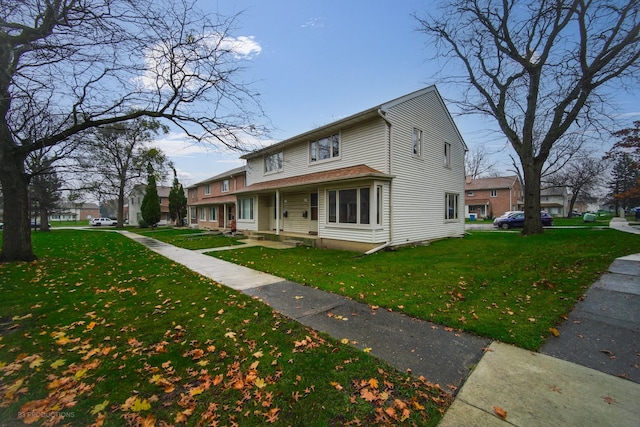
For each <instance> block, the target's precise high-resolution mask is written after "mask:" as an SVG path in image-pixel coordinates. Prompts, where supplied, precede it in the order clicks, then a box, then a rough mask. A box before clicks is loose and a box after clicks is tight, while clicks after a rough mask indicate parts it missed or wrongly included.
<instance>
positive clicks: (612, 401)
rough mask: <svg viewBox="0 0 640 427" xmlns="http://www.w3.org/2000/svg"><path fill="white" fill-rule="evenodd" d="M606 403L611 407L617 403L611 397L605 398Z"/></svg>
mask: <svg viewBox="0 0 640 427" xmlns="http://www.w3.org/2000/svg"><path fill="white" fill-rule="evenodd" d="M604 401H605V402H607V403H608V404H609V405H612V404H614V403H615V402H616V401H615V400H614V399H613V397H611V396H605V397H604Z"/></svg>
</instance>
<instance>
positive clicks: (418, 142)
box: [413, 128, 422, 157]
mask: <svg viewBox="0 0 640 427" xmlns="http://www.w3.org/2000/svg"><path fill="white" fill-rule="evenodd" d="M413 155H414V156H418V157H422V131H421V130H420V129H417V128H413Z"/></svg>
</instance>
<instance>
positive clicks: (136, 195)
mask: <svg viewBox="0 0 640 427" xmlns="http://www.w3.org/2000/svg"><path fill="white" fill-rule="evenodd" d="M157 189H158V197H159V198H160V222H158V224H160V225H168V224H171V214H170V213H169V193H170V192H171V187H165V186H158V187H157ZM146 190H147V186H146V185H144V184H139V185H136V186H135V187H134V188H133V190H132V191H131V194H130V195H129V197H128V198H127V203H126V204H125V207H124V217H125V219H126V220H128V221H129V225H136V226H137V225H140V221H141V220H142V212H141V210H140V209H141V206H142V199H143V198H144V193H145V192H146ZM185 195H186V192H185Z"/></svg>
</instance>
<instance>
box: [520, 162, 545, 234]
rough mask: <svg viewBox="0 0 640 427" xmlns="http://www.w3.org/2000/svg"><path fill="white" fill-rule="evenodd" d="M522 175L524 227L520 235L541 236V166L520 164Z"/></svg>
mask: <svg viewBox="0 0 640 427" xmlns="http://www.w3.org/2000/svg"><path fill="white" fill-rule="evenodd" d="M522 172H523V173H524V226H523V228H522V235H524V236H529V235H533V234H542V233H544V229H543V228H542V218H541V217H540V210H541V209H540V175H541V174H542V165H540V166H538V165H537V162H535V161H530V162H522Z"/></svg>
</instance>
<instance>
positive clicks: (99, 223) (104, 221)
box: [89, 218, 118, 227]
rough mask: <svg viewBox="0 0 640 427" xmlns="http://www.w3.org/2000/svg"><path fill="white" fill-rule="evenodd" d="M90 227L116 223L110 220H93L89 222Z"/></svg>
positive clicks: (116, 222)
mask: <svg viewBox="0 0 640 427" xmlns="http://www.w3.org/2000/svg"><path fill="white" fill-rule="evenodd" d="M89 224H90V225H93V226H94V227H95V226H100V225H117V224H118V221H116V220H115V219H111V218H93V219H92V220H91V221H90V222H89Z"/></svg>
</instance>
